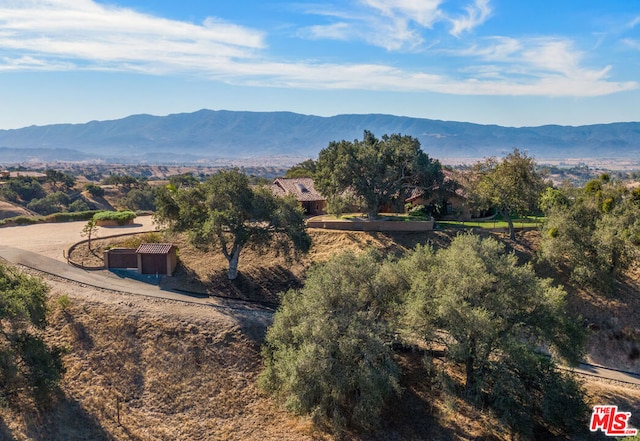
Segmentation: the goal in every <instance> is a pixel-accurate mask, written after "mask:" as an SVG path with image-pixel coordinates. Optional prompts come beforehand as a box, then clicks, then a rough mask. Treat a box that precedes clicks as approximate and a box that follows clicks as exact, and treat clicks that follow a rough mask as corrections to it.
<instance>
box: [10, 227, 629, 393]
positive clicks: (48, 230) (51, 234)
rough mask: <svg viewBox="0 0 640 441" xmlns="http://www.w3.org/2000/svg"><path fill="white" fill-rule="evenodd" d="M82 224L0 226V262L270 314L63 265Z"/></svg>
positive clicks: (595, 370) (604, 372)
mask: <svg viewBox="0 0 640 441" xmlns="http://www.w3.org/2000/svg"><path fill="white" fill-rule="evenodd" d="M84 225H86V222H68V223H55V224H35V225H25V226H14V227H3V228H0V258H4V259H6V260H8V261H9V262H12V263H14V264H18V265H23V266H26V267H29V268H33V269H35V270H38V271H42V272H45V273H48V274H51V275H53V276H57V277H62V278H65V279H69V280H71V281H74V282H77V283H82V284H86V285H89V286H95V287H98V288H103V289H108V290H111V291H120V292H123V293H129V294H137V295H143V296H148V297H156V298H162V299H168V300H176V301H181V302H187V303H196V304H201V305H207V306H212V307H217V308H224V309H233V310H236V312H235V314H236V315H245V314H251V315H253V316H255V314H256V313H258V314H267V315H269V316H270V315H271V314H273V311H271V310H269V309H265V308H263V307H260V306H257V305H255V304H252V303H248V302H243V301H242V300H233V299H228V300H227V299H222V298H217V297H198V296H192V295H188V294H185V293H181V292H179V291H172V290H166V289H161V288H159V287H158V286H156V285H152V284H148V283H143V282H139V281H136V280H132V279H129V278H123V277H119V276H117V275H116V274H114V273H112V272H110V271H106V270H102V271H87V270H83V269H80V268H76V267H74V266H72V265H69V264H67V262H66V259H65V257H64V255H63V250H67V249H68V248H69V247H70V246H71V245H73V244H74V243H77V242H79V241H81V240H82V239H83V237H82V235H81V234H80V233H81V232H82V228H83V227H84ZM154 230H155V226H154V225H153V221H152V218H151V216H146V217H138V218H136V224H134V225H130V226H125V227H99V229H98V234H97V236H96V237H98V238H100V237H106V236H110V235H114V234H121V233H138V232H147V231H154ZM569 370H572V371H574V372H576V373H579V374H583V375H589V376H593V377H599V378H606V379H609V380H614V381H621V382H624V383H629V384H635V385H640V375H638V374H633V373H630V372H623V371H619V370H616V369H613V368H607V367H603V366H595V365H591V364H587V363H581V364H580V365H579V366H577V367H576V368H573V369H569Z"/></svg>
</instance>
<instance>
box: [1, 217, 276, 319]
mask: <svg viewBox="0 0 640 441" xmlns="http://www.w3.org/2000/svg"><path fill="white" fill-rule="evenodd" d="M139 219H140V220H141V221H140V222H138V223H137V224H136V225H133V226H128V227H117V228H104V227H101V228H100V229H99V231H98V237H106V236H109V235H114V234H122V233H134V232H144V231H153V229H154V227H153V225H152V221H151V217H143V218H138V219H136V220H137V221H138V220H139ZM85 224H86V222H69V223H64V224H58V223H56V224H35V225H28V226H15V227H4V228H0V257H1V258H3V259H6V260H7V261H9V262H11V263H14V264H18V265H23V266H26V267H29V268H32V269H35V270H38V271H42V272H44V273H48V274H52V275H54V276H57V277H62V278H65V279H69V280H71V281H75V282H78V283H82V284H85V285H89V286H95V287H98V288H103V289H109V290H112V291H120V292H124V293H129V294H137V295H144V296H149V297H156V298H162V299H168V300H177V301H182V302H189V303H197V304H201V305H209V306H214V307H221V308H226V309H238V310H251V311H264V310H265V308H262V307H260V306H259V305H256V304H252V303H249V302H243V301H241V300H233V299H228V300H227V299H222V298H218V297H208V296H195V295H189V294H185V293H184V292H179V291H172V290H167V289H162V288H160V287H158V286H157V285H154V284H150V283H144V282H140V281H137V280H133V279H131V278H128V277H120V276H118V275H117V274H115V273H112V272H110V271H106V270H101V271H87V270H83V269H81V268H76V267H75V266H72V265H69V264H67V262H66V259H65V258H64V255H63V250H66V249H68V248H69V247H70V246H71V245H73V244H74V243H76V242H78V241H80V240H82V239H83V238H82V236H81V235H80V232H81V231H82V227H83V226H84V225H85ZM269 313H271V311H269Z"/></svg>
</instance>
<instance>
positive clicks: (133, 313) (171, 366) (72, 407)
mask: <svg viewBox="0 0 640 441" xmlns="http://www.w3.org/2000/svg"><path fill="white" fill-rule="evenodd" d="M310 234H311V235H312V238H313V241H314V245H313V248H312V250H311V251H310V253H309V254H308V255H307V256H305V257H303V258H302V259H300V260H299V261H296V262H294V263H290V262H287V261H286V260H285V259H284V258H283V257H282V256H276V255H275V254H272V253H271V254H270V253H266V254H265V253H259V252H256V251H254V250H245V251H244V252H243V255H242V257H241V261H240V270H241V272H242V274H243V276H242V278H241V279H240V281H239V282H237V283H235V282H234V283H231V282H229V281H227V280H226V274H225V268H226V261H225V260H224V257H223V256H222V255H221V254H220V253H218V252H216V251H213V252H210V253H205V252H202V251H198V250H195V249H193V247H191V246H189V245H188V244H186V243H185V242H184V240H182V239H180V238H175V239H176V241H178V243H179V245H180V258H181V260H182V262H183V265H182V267H181V269H180V270H179V274H178V277H176V278H173V279H172V281H173V283H175V284H177V285H179V286H180V287H187V288H191V289H193V290H206V291H209V292H212V293H217V294H222V295H228V296H239V297H251V298H259V299H263V300H265V299H266V300H270V299H271V300H277V295H276V294H277V292H278V291H280V290H282V289H287V288H288V287H295V286H300V284H301V283H302V280H303V279H304V274H305V271H306V270H307V269H308V268H309V266H310V265H312V264H313V262H317V261H323V260H325V259H327V258H329V256H331V255H332V254H333V253H335V252H339V251H343V250H346V249H351V250H354V251H356V252H359V251H362V250H364V249H366V248H367V247H374V248H377V249H381V250H383V252H385V253H391V254H401V253H403V252H404V251H406V250H407V249H410V248H412V247H413V246H415V244H416V243H427V242H430V243H433V244H434V245H435V246H446V245H447V244H448V243H449V241H450V239H451V237H450V235H449V234H447V233H443V232H432V233H429V234H420V235H416V234H410V233H402V234H395V235H390V234H381V233H365V232H349V233H345V232H333V231H323V230H311V231H310ZM452 234H455V233H452ZM486 234H489V233H486ZM498 238H499V239H501V238H503V237H502V236H501V235H498ZM538 239H539V237H538V235H537V232H535V231H530V232H524V233H521V234H520V235H519V241H518V243H516V244H515V245H512V246H511V245H510V247H511V248H512V249H513V250H514V251H515V252H516V253H517V254H518V255H519V256H520V257H521V259H522V260H527V259H530V258H531V257H532V256H533V255H534V253H535V250H536V248H537V244H538ZM538 270H540V271H541V272H542V273H543V274H545V275H547V276H549V275H554V274H552V273H550V272H549V273H547V272H546V271H549V269H548V268H547V269H545V268H538ZM633 274H635V273H633ZM633 274H631V276H632V277H630V278H629V281H628V282H627V283H625V284H623V286H621V290H619V293H618V295H616V296H613V297H606V296H601V295H597V294H595V293H587V292H581V291H576V290H569V295H568V300H569V303H570V307H571V308H572V309H573V310H574V312H579V313H581V314H582V315H583V317H585V320H586V322H587V323H602V324H604V323H610V324H611V326H610V328H606V329H605V327H604V325H601V328H600V329H599V330H595V329H594V333H593V335H592V337H591V341H590V344H591V346H590V357H591V358H590V360H592V361H595V362H601V363H602V364H607V365H611V364H614V365H615V364H616V363H622V362H623V360H624V359H627V358H628V356H627V352H628V347H627V346H625V345H626V344H627V343H625V342H627V340H628V338H636V337H635V336H637V330H638V323H640V320H638V315H637V314H640V304H638V302H639V301H640V300H639V298H640V296H638V292H639V291H638V284H637V283H638V280H637V279H635V278H634V277H635V276H634V275H633ZM555 276H556V277H557V280H558V281H562V275H557V274H555ZM50 283H51V284H53V286H54V294H53V295H54V297H55V296H58V295H60V294H63V293H66V294H68V295H69V297H70V299H71V305H70V306H69V307H68V308H67V310H66V312H63V311H61V310H59V308H58V310H57V311H56V312H55V314H54V315H53V317H52V324H51V329H50V341H52V342H54V343H56V344H60V345H63V346H66V347H68V348H69V349H70V351H69V353H68V354H67V355H66V356H65V365H66V367H67V373H66V375H65V377H64V382H63V385H62V390H63V396H62V398H61V399H60V402H59V403H57V404H56V406H55V408H54V410H53V411H50V412H44V413H36V412H33V411H29V410H28V409H20V410H18V411H14V410H9V409H7V408H5V409H3V410H1V411H0V439H15V440H48V439H61V440H101V439H117V440H178V439H179V440H219V439H222V440H224V439H227V440H251V439H260V440H270V439H274V440H275V439H278V440H305V439H314V440H316V439H317V440H320V439H326V440H330V439H333V438H332V437H331V436H330V435H326V434H322V433H319V432H316V431H314V429H313V427H312V425H311V424H310V422H309V421H308V420H307V419H305V418H299V417H295V416H292V415H289V414H287V413H286V412H285V411H284V410H282V409H281V408H280V407H279V406H278V404H277V403H275V402H274V401H272V400H271V399H270V398H269V397H267V396H265V395H263V394H262V393H261V392H260V390H259V389H258V388H257V385H256V377H257V375H258V373H259V371H260V369H261V359H260V354H259V346H260V342H261V341H262V337H263V335H264V332H265V329H266V326H267V325H268V323H269V320H268V318H266V317H264V316H258V315H255V316H245V317H243V318H242V319H237V318H234V317H232V316H230V315H227V314H226V313H225V312H224V311H217V310H214V309H211V308H205V307H198V306H187V305H180V304H176V303H172V302H168V301H160V300H148V299H140V298H137V297H133V296H125V295H116V294H110V293H107V292H103V291H97V290H92V289H90V288H86V287H85V288H81V287H78V286H76V285H67V284H64V283H62V282H56V281H50ZM52 304H55V301H52ZM634 333H636V334H634ZM616 335H620V336H621V337H620V338H619V339H618V340H616V337H615V336H616ZM397 361H398V363H399V364H400V365H401V366H402V372H403V373H402V383H403V387H404V392H403V395H402V397H401V399H399V400H398V401H397V402H396V403H394V404H393V406H392V407H391V409H390V410H389V411H387V412H386V413H385V414H384V415H383V417H382V427H381V429H380V430H379V431H377V432H375V433H369V434H364V435H363V434H356V433H349V434H347V436H346V439H354V440H363V441H368V440H372V441H373V440H420V439H431V440H462V439H508V438H509V437H508V434H506V433H503V432H501V431H500V425H499V424H497V422H496V421H495V419H494V418H493V417H492V415H491V414H490V413H489V412H487V411H479V410H477V409H474V408H473V407H472V406H470V405H469V404H468V403H466V402H465V401H464V400H461V399H458V398H455V397H453V396H451V395H448V394H445V393H442V392H440V391H439V388H438V387H436V386H435V385H433V384H430V383H429V382H425V381H424V379H425V371H424V367H423V366H422V362H421V356H420V355H418V354H412V353H408V354H397ZM628 366H630V368H633V367H634V366H636V365H634V364H630V365H628ZM447 374H448V375H449V376H451V377H453V378H454V379H456V381H458V382H459V383H461V382H462V377H461V373H460V372H459V371H457V370H456V369H455V367H454V368H451V367H448V368H447ZM585 385H586V387H587V389H588V391H589V394H590V395H591V398H590V400H591V403H592V404H618V405H619V406H620V407H621V408H623V409H624V410H626V411H631V412H632V413H634V414H635V415H640V408H639V405H638V403H640V390H638V389H628V388H625V387H623V386H621V385H620V384H613V383H606V382H600V381H592V380H589V381H588V382H586V383H585ZM118 397H120V400H121V401H120V424H118V422H117V403H118ZM635 418H637V417H635ZM2 421H4V426H3V425H2ZM632 424H635V425H636V426H640V423H639V422H638V421H637V420H634V421H632Z"/></svg>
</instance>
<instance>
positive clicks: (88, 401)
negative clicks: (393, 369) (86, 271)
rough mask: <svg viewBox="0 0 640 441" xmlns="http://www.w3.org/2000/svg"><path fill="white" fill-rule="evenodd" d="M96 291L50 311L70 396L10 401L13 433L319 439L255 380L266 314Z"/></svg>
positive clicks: (49, 436) (130, 437)
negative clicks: (37, 408)
mask: <svg viewBox="0 0 640 441" xmlns="http://www.w3.org/2000/svg"><path fill="white" fill-rule="evenodd" d="M56 291H57V290H56ZM57 293H59V291H57V292H56V294H57ZM95 295H97V296H100V295H102V296H109V297H111V298H110V299H108V303H106V304H105V303H103V302H95V301H92V300H84V299H83V295H82V294H81V293H74V294H71V297H72V302H71V305H70V306H69V307H68V308H67V309H66V311H64V312H63V311H61V310H59V309H57V310H56V311H55V313H54V314H53V316H52V320H51V324H50V329H49V339H50V342H52V343H54V344H57V345H60V346H63V347H66V348H68V349H69V352H68V354H67V355H66V356H65V359H64V362H65V366H66V369H67V372H66V374H65V376H64V381H63V384H62V391H63V395H62V397H61V398H60V400H59V402H58V403H55V406H54V407H53V409H52V410H51V411H50V412H43V413H36V412H32V411H29V410H28V409H21V410H22V412H11V411H9V410H8V409H4V411H3V415H2V420H4V421H5V423H7V422H8V421H10V423H9V424H8V425H7V428H6V431H9V432H10V433H11V434H12V436H13V439H26V440H53V439H60V440H74V439H75V440H102V439H105V440H106V439H117V440H167V441H169V440H171V441H174V440H214V439H215V440H219V439H234V440H235V439H246V440H253V439H256V440H257V439H260V440H265V439H273V440H276V439H291V440H294V439H295V440H297V439H312V436H311V431H310V426H309V425H308V424H307V423H305V422H304V421H299V420H298V419H296V418H293V417H291V416H290V415H288V414H287V413H285V412H284V411H282V410H279V409H278V408H277V407H276V406H274V403H273V402H272V401H271V400H270V399H269V398H267V397H265V396H264V395H262V394H261V393H260V391H259V390H258V388H257V386H256V381H255V379H256V375H257V374H258V372H259V370H260V363H261V361H260V357H259V341H260V337H261V335H262V334H263V332H264V328H265V326H266V323H265V321H264V318H263V317H261V316H258V317H256V318H255V319H251V318H245V320H243V322H242V323H240V322H238V321H237V320H236V319H234V318H232V317H230V316H226V315H224V314H221V313H219V312H216V311H215V310H213V309H210V308H201V307H195V306H194V307H191V306H181V305H177V304H171V303H169V302H160V301H157V302H152V304H150V305H145V304H144V303H145V302H141V301H140V300H139V299H136V298H128V297H126V296H116V295H114V294H108V293H104V292H102V293H100V292H98V293H96V294H95ZM118 297H119V298H120V301H118ZM118 407H119V408H120V410H119V412H120V422H118ZM1 434H2V432H1V431H0V435H1ZM0 438H2V439H12V438H10V437H5V438H3V437H2V436H0Z"/></svg>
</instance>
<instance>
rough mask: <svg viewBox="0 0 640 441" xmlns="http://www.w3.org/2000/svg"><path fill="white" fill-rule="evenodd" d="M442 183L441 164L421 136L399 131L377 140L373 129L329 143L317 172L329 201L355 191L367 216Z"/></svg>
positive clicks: (320, 187)
mask: <svg viewBox="0 0 640 441" xmlns="http://www.w3.org/2000/svg"><path fill="white" fill-rule="evenodd" d="M442 181H443V174H442V168H441V165H440V163H439V162H438V161H437V160H433V159H431V158H429V156H428V155H427V154H426V153H425V152H423V151H422V149H421V148H420V142H419V141H418V140H417V139H415V138H413V137H411V136H406V135H404V136H403V135H400V134H393V135H383V136H382V138H381V139H378V138H376V137H375V136H374V135H373V133H371V132H369V131H365V132H364V136H363V139H362V140H361V141H360V140H357V139H356V140H354V141H353V142H351V141H344V140H343V141H340V142H336V141H333V142H331V143H330V144H329V146H328V147H326V148H325V149H323V150H321V151H320V154H319V156H318V161H317V162H316V170H315V187H316V188H317V189H318V190H319V191H320V193H322V194H323V195H324V196H325V197H327V198H328V199H330V198H335V197H339V196H341V195H343V194H344V193H345V192H346V193H351V194H352V195H354V196H355V197H356V198H358V199H360V200H361V201H362V205H363V209H364V211H365V212H366V214H367V216H368V217H369V219H375V218H376V217H377V215H378V212H379V210H380V208H381V207H382V206H383V205H385V204H390V203H392V202H393V201H394V200H396V201H400V202H401V203H403V202H404V199H405V198H406V197H408V195H409V194H410V192H411V190H412V189H414V188H420V189H423V190H425V191H429V190H431V189H433V188H434V187H435V186H436V185H437V184H439V183H441V182H442Z"/></svg>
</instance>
